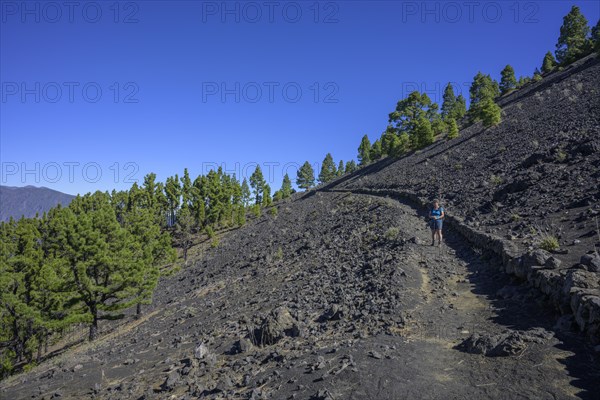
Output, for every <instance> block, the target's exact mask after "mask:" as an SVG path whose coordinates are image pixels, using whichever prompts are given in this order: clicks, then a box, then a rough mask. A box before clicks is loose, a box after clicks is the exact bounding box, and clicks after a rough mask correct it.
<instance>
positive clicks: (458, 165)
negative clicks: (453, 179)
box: [454, 164, 463, 171]
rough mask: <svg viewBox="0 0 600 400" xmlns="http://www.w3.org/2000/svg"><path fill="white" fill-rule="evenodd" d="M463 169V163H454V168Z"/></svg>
mask: <svg viewBox="0 0 600 400" xmlns="http://www.w3.org/2000/svg"><path fill="white" fill-rule="evenodd" d="M461 169H463V166H462V164H454V170H455V171H460V170H461Z"/></svg>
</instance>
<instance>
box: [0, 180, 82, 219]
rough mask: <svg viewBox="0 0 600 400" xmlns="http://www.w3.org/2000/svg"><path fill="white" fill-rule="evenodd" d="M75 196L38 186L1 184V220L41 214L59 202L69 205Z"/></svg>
mask: <svg viewBox="0 0 600 400" xmlns="http://www.w3.org/2000/svg"><path fill="white" fill-rule="evenodd" d="M73 198H75V196H73V195H70V194H66V193H62V192H59V191H57V190H52V189H48V188H47V187H36V186H24V187H15V186H0V221H8V220H9V219H10V217H13V218H15V219H18V218H21V216H25V217H27V218H32V217H35V215H36V213H38V214H39V215H40V216H41V215H42V214H43V213H44V212H45V211H48V210H50V209H51V208H52V207H55V206H56V205H57V204H61V205H62V206H67V205H69V203H71V200H73Z"/></svg>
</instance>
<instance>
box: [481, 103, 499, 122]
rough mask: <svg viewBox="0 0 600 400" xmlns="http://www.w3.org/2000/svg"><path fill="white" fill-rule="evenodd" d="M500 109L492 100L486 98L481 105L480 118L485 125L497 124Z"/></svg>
mask: <svg viewBox="0 0 600 400" xmlns="http://www.w3.org/2000/svg"><path fill="white" fill-rule="evenodd" d="M501 111H502V110H501V109H500V106H498V104H496V103H495V102H494V101H493V100H491V99H487V100H485V102H484V103H483V104H482V107H481V119H482V121H483V125H484V126H485V127H490V126H494V125H498V124H499V123H500V120H501Z"/></svg>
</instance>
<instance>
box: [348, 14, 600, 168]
mask: <svg viewBox="0 0 600 400" xmlns="http://www.w3.org/2000/svg"><path fill="white" fill-rule="evenodd" d="M594 51H596V52H600V21H598V23H596V25H595V26H594V27H593V28H590V26H588V21H587V19H586V18H585V16H583V14H581V11H580V9H579V7H577V6H573V7H572V8H571V11H570V12H569V13H568V14H567V15H566V16H565V17H564V19H563V25H562V26H561V28H560V36H559V38H558V42H557V44H556V51H555V56H556V57H555V56H554V55H553V54H552V53H551V52H547V53H546V54H545V56H544V59H543V61H542V65H541V71H540V69H538V68H536V70H535V71H534V74H533V77H531V78H530V77H523V76H521V77H520V78H519V79H518V80H517V78H516V76H515V70H514V68H513V67H512V66H510V65H507V66H506V67H505V68H504V69H503V70H502V71H501V73H500V75H501V80H500V83H498V82H497V81H495V80H494V79H492V77H491V76H490V75H488V74H483V73H481V72H479V73H477V75H475V77H474V78H473V82H472V84H471V87H470V89H469V95H470V100H471V103H470V106H469V109H468V110H467V106H466V99H465V98H464V97H463V96H462V94H461V95H459V96H456V95H455V93H454V88H453V86H452V84H450V83H448V85H447V86H446V88H445V90H444V95H443V103H442V107H441V110H439V106H438V104H437V103H434V102H432V101H431V99H430V98H429V96H427V94H426V93H420V92H418V91H414V92H412V93H410V94H409V95H408V96H407V97H406V98H405V99H402V100H400V101H398V103H397V105H396V109H395V110H394V111H393V112H392V113H390V114H389V119H388V126H387V128H386V130H385V131H384V132H383V133H382V134H381V136H380V137H379V139H377V140H375V142H373V143H371V141H370V140H369V137H368V135H364V136H363V138H362V140H361V142H360V145H359V148H358V161H359V163H360V164H361V165H363V164H367V163H369V162H371V161H374V160H378V159H380V158H382V157H386V156H393V157H397V156H401V155H403V154H406V153H408V152H409V151H412V150H418V149H420V148H423V147H425V146H428V145H430V144H431V143H433V142H434V140H435V137H436V136H438V135H441V134H444V133H445V134H447V136H446V137H447V138H448V139H454V138H456V137H458V132H459V127H460V128H464V127H466V126H468V125H470V124H473V123H476V122H478V121H482V123H483V125H484V126H485V127H491V126H494V125H497V124H498V123H500V121H501V109H500V107H499V106H498V104H496V101H497V99H498V98H500V97H501V96H503V95H506V94H508V93H511V92H512V91H514V90H517V89H520V88H521V87H523V86H525V85H527V84H528V83H530V82H531V81H533V82H538V81H540V80H541V79H543V76H544V75H546V74H548V73H550V72H552V71H554V70H557V69H558V70H561V69H562V68H564V67H565V66H567V65H569V64H571V63H573V62H575V61H577V60H579V59H581V58H583V57H585V56H587V55H589V54H591V53H592V52H594Z"/></svg>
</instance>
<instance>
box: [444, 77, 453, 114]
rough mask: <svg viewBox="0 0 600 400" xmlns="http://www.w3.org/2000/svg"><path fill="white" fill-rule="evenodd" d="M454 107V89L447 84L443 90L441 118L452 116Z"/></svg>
mask: <svg viewBox="0 0 600 400" xmlns="http://www.w3.org/2000/svg"><path fill="white" fill-rule="evenodd" d="M455 107H456V96H455V95H454V87H452V84H451V83H450V82H448V85H446V89H444V97H443V102H442V118H444V119H446V118H447V117H448V116H452V115H453V113H454V109H455Z"/></svg>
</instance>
